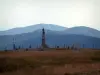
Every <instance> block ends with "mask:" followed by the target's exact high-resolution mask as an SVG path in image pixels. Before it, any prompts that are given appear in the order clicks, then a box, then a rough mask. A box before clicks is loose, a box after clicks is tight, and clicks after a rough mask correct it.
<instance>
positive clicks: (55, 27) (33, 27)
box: [0, 24, 67, 35]
mask: <svg viewBox="0 0 100 75" xmlns="http://www.w3.org/2000/svg"><path fill="white" fill-rule="evenodd" d="M42 28H45V29H48V30H53V31H63V30H66V29H67V28H66V27H62V26H59V25H55V24H36V25H31V26H27V27H20V28H13V29H9V30H6V31H0V35H16V34H22V33H29V32H34V31H36V30H38V29H42Z"/></svg>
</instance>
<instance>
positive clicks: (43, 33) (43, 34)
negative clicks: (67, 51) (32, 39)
mask: <svg viewBox="0 0 100 75" xmlns="http://www.w3.org/2000/svg"><path fill="white" fill-rule="evenodd" d="M41 48H42V49H45V48H49V47H48V45H47V44H46V38H45V29H44V28H43V29H42V43H41Z"/></svg>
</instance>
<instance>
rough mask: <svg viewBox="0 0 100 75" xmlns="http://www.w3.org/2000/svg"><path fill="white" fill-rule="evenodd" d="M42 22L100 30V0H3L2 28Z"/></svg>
mask: <svg viewBox="0 0 100 75" xmlns="http://www.w3.org/2000/svg"><path fill="white" fill-rule="evenodd" d="M39 23H46V24H57V25H60V26H64V27H74V26H88V27H91V28H96V29H98V30H100V0H0V31H2V30H8V29H11V28H15V27H25V26H29V25H34V24H39Z"/></svg>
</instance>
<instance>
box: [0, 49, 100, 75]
mask: <svg viewBox="0 0 100 75" xmlns="http://www.w3.org/2000/svg"><path fill="white" fill-rule="evenodd" d="M0 75H100V51H99V50H88V49H86V50H79V51H73V50H52V51H19V52H11V51H9V52H3V51H1V52H0Z"/></svg>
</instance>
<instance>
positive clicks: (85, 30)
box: [0, 23, 100, 38]
mask: <svg viewBox="0 0 100 75" xmlns="http://www.w3.org/2000/svg"><path fill="white" fill-rule="evenodd" d="M42 28H44V29H47V30H51V31H56V33H60V34H78V35H85V36H92V37H97V38H100V31H99V30H96V29H93V28H90V27H85V26H76V27H72V28H67V27H63V26H59V25H55V24H43V23H41V24H36V25H31V26H27V27H21V28H13V29H10V30H6V31H0V35H16V34H23V33H30V32H34V31H36V30H39V29H42Z"/></svg>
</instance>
